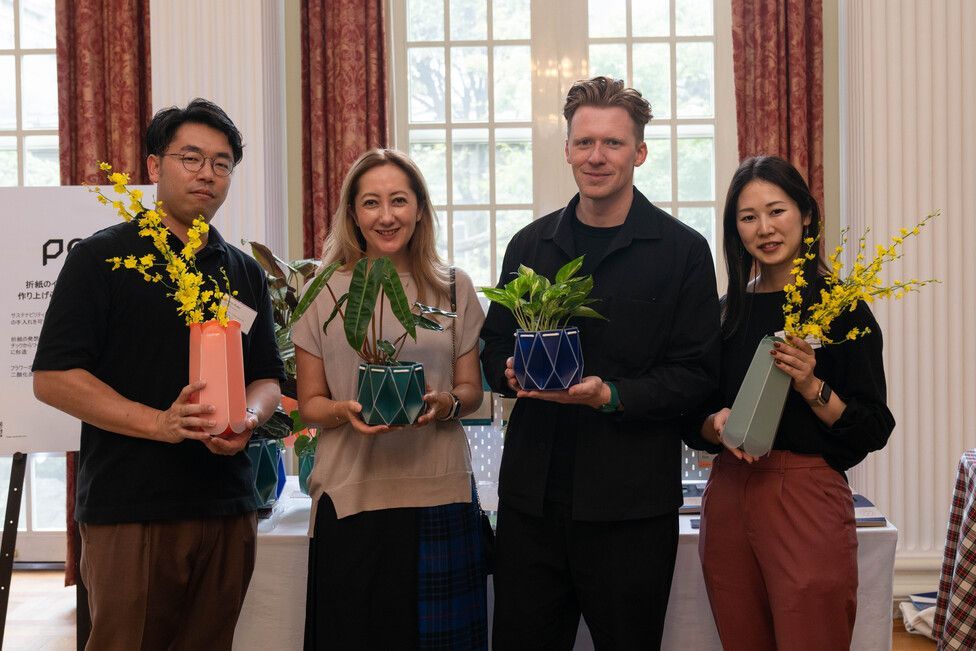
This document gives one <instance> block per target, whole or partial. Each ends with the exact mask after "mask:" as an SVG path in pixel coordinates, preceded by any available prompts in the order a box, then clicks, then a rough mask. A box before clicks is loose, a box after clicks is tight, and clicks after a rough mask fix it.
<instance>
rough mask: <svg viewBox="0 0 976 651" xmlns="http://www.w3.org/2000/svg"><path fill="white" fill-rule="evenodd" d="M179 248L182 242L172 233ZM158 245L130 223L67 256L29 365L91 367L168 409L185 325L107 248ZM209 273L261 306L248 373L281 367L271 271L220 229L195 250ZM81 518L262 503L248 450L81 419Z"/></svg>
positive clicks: (188, 513) (161, 293)
mask: <svg viewBox="0 0 976 651" xmlns="http://www.w3.org/2000/svg"><path fill="white" fill-rule="evenodd" d="M170 244H171V246H172V247H173V249H174V250H179V249H180V248H182V243H181V242H180V241H179V240H178V239H177V238H176V237H175V236H173V235H172V234H171V235H170ZM147 253H154V254H156V257H157V259H159V258H160V255H159V253H158V251H156V250H155V249H154V248H153V245H152V242H151V241H150V240H149V239H148V238H145V237H140V236H139V234H138V227H137V226H136V224H135V223H134V222H129V223H125V224H118V225H116V226H112V227H110V228H106V229H104V230H101V231H99V232H97V233H95V234H94V235H92V236H91V237H89V238H87V239H85V240H84V241H82V242H80V243H78V244H77V245H76V246H74V248H72V249H71V252H70V253H69V254H68V257H67V259H66V260H65V264H64V268H63V269H62V270H61V273H60V275H59V276H58V281H57V284H56V285H55V289H54V293H53V296H52V297H51V304H50V307H49V308H48V311H47V314H46V315H45V318H44V325H43V328H42V330H41V336H40V341H39V344H38V350H37V355H36V357H35V358H34V365H33V370H34V371H45V370H50V371H63V370H69V369H74V368H80V369H84V370H86V371H89V372H90V373H92V374H93V375H94V376H95V377H97V378H98V379H100V380H101V381H103V382H105V383H106V384H107V385H109V386H110V387H112V388H113V389H114V390H115V391H117V392H119V393H120V394H121V395H123V396H125V397H126V398H128V399H130V400H134V401H136V402H141V403H143V404H146V405H149V406H150V407H154V408H156V409H167V408H168V407H169V406H170V405H171V404H172V403H173V401H174V400H175V399H176V397H177V396H178V395H179V393H180V391H181V390H182V388H183V387H184V386H186V384H187V383H188V381H189V359H188V356H189V328H188V327H187V326H186V324H185V321H184V319H183V317H182V316H179V315H178V314H177V312H176V303H175V302H174V300H173V299H172V298H170V297H168V296H166V292H167V291H168V290H167V289H166V287H164V286H163V285H162V284H161V283H148V282H146V281H145V280H143V278H142V276H141V275H140V274H138V273H136V272H135V271H132V270H126V269H119V270H117V271H112V270H111V265H110V264H109V263H108V262H106V259H108V258H113V257H116V256H118V257H122V258H124V257H125V256H127V255H129V254H133V255H135V256H136V257H140V256H142V255H145V254H147ZM197 267H198V268H199V270H200V271H202V272H203V273H204V274H205V275H209V276H212V277H213V278H218V279H220V278H222V273H221V269H223V270H225V271H226V272H227V276H228V278H229V279H230V285H231V288H232V289H234V290H237V292H238V294H237V297H236V298H237V299H238V300H240V301H241V302H243V303H245V304H246V305H248V306H250V307H251V308H254V309H256V310H257V311H258V317H257V318H256V319H255V321H254V325H253V326H252V327H251V331H250V333H249V334H247V335H244V337H243V347H244V376H245V378H244V379H245V383H248V384H249V383H251V382H253V381H255V380H260V379H266V378H273V379H278V380H281V379H283V378H284V367H283V365H282V363H281V359H280V357H279V355H278V348H277V346H276V344H275V340H274V325H273V322H272V313H271V302H270V298H269V295H268V288H267V282H266V276H265V274H264V271H263V270H262V269H261V267H260V266H259V265H258V264H257V262H255V261H254V259H253V258H251V257H249V256H247V255H246V254H244V253H243V252H242V251H240V250H239V249H237V248H235V247H233V246H230V245H229V244H227V242H225V241H224V239H223V238H222V237H221V236H220V233H218V232H217V230H216V229H215V228H212V227H211V229H210V233H209V238H208V241H207V244H206V246H205V247H203V249H201V250H200V251H199V252H198V253H197ZM76 504H77V506H76V511H75V517H76V519H77V520H78V521H79V522H89V523H93V524H110V523H121V522H141V521H149V520H172V519H185V518H198V517H209V516H221V515H233V514H237V513H243V512H246V511H251V510H254V509H255V508H256V504H255V500H254V497H253V489H252V479H251V465H250V462H249V460H248V458H247V455H246V454H244V453H239V454H236V455H234V456H220V455H215V454H213V453H211V452H210V451H209V450H207V448H206V447H205V446H204V445H203V444H202V443H200V442H199V441H183V442H181V443H178V444H170V443H161V442H157V441H150V440H146V439H139V438H134V437H131V436H123V435H121V434H116V433H113V432H109V431H106V430H103V429H100V428H98V427H95V426H93V425H91V424H89V423H82V426H81V451H80V455H79V462H78V494H77V503H76Z"/></svg>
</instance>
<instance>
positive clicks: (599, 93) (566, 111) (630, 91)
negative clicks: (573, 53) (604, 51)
mask: <svg viewBox="0 0 976 651" xmlns="http://www.w3.org/2000/svg"><path fill="white" fill-rule="evenodd" d="M583 106H595V107H598V108H613V107H620V108H622V109H624V110H625V111H627V113H628V114H629V115H630V119H631V120H633V121H634V135H635V136H636V137H637V142H638V143H641V142H644V125H646V124H647V123H648V122H650V121H651V118H653V117H654V116H653V115H651V105H650V104H649V103H648V102H647V100H646V99H644V96H643V95H641V94H640V91H638V90H636V89H634V88H626V87H625V86H624V82H623V81H621V80H620V79H612V78H610V77H593V78H592V79H581V80H579V81H577V82H576V83H575V84H573V87H572V88H570V89H569V92H568V93H567V94H566V104H565V105H564V106H563V117H565V118H566V132H567V135H568V134H569V129H570V128H571V127H572V125H573V115H574V114H575V113H576V111H577V109H579V108H580V107H583Z"/></svg>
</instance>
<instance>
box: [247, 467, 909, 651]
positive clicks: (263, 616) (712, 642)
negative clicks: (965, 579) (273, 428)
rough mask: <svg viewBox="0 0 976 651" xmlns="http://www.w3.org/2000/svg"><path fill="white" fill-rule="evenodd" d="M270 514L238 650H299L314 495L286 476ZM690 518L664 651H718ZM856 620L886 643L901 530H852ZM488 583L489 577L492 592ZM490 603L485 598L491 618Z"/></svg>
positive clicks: (863, 640) (864, 639) (858, 641)
mask: <svg viewBox="0 0 976 651" xmlns="http://www.w3.org/2000/svg"><path fill="white" fill-rule="evenodd" d="M281 497H282V499H281V500H280V501H279V503H278V505H277V507H276V510H275V512H274V514H273V515H272V517H271V518H270V519H268V520H263V521H261V522H260V523H259V525H258V548H257V563H256V565H255V568H254V576H253V577H252V579H251V586H250V589H249V590H248V593H247V599H246V600H245V601H244V609H243V611H242V612H241V618H240V621H239V622H238V625H237V632H236V634H235V635H234V648H235V649H238V650H249V649H254V650H256V651H257V650H260V651H264V650H265V649H281V650H283V651H287V650H289V649H301V648H302V638H303V631H304V625H305V579H306V572H307V569H308V538H307V537H306V531H307V529H308V517H309V511H310V508H311V504H312V503H311V500H310V499H309V498H308V497H305V496H304V495H301V494H300V493H299V492H298V483H297V480H296V478H294V477H289V481H288V484H287V485H286V486H285V491H284V493H282V496H281ZM692 517H693V516H681V518H680V520H681V535H680V538H679V541H678V558H677V564H676V566H675V572H674V580H673V582H672V584H671V598H670V601H669V603H668V617H667V624H666V626H665V630H664V643H663V646H662V648H664V649H680V650H682V651H684V650H687V649H696V650H701V651H705V650H707V649H716V650H720V649H721V648H722V647H721V645H720V644H719V640H718V632H717V631H716V630H715V624H714V622H713V621H712V614H711V610H710V608H709V606H708V597H707V595H706V594H705V582H704V579H703V578H702V572H701V564H700V562H699V560H698V531H697V530H694V529H692V528H691V520H692ZM857 539H858V543H859V545H858V555H857V556H858V580H859V585H858V590H857V623H856V625H855V627H854V642H853V644H852V646H851V648H852V649H864V650H866V651H875V650H876V649H890V648H891V630H892V629H891V612H892V592H891V591H892V585H891V582H892V572H893V568H894V564H895V544H896V543H897V541H898V530H897V529H895V528H894V527H893V526H891V524H889V525H888V526H886V527H875V528H863V529H858V531H857ZM490 596H491V584H490V582H489V597H490ZM490 612H491V603H490V600H489V622H490ZM576 648H577V649H592V648H593V646H592V642H591V641H590V636H589V632H588V631H587V630H586V627H585V625H581V626H580V633H579V636H578V637H577V642H576Z"/></svg>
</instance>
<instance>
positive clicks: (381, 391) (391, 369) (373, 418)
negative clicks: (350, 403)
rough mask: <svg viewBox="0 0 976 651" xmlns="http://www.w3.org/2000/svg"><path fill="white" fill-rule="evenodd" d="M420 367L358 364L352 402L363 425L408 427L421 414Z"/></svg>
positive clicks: (415, 365)
mask: <svg viewBox="0 0 976 651" xmlns="http://www.w3.org/2000/svg"><path fill="white" fill-rule="evenodd" d="M426 386H427V385H426V383H425V382H424V366H423V364H419V363H417V362H400V363H399V364H396V365H390V366H387V365H385V364H360V365H359V390H358V392H357V396H356V399H357V401H358V402H359V404H361V405H362V406H363V411H362V414H361V415H362V417H363V420H364V421H365V422H366V424H367V425H412V424H413V423H414V422H415V421H416V420H417V418H418V417H419V416H420V414H422V413H423V412H424V408H425V404H424V389H425V388H426Z"/></svg>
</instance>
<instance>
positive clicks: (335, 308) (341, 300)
mask: <svg viewBox="0 0 976 651" xmlns="http://www.w3.org/2000/svg"><path fill="white" fill-rule="evenodd" d="M348 300H349V294H348V293H346V294H343V295H342V296H340V297H339V298H338V299H337V300H336V304H335V305H333V306H332V312H331V313H330V314H329V318H328V319H326V320H325V323H323V324H322V332H324V333H325V334H329V324H330V323H332V319H334V318H336V315H337V314H339V310H341V309H342V306H343V305H344V304H345V302H346V301H348Z"/></svg>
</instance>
